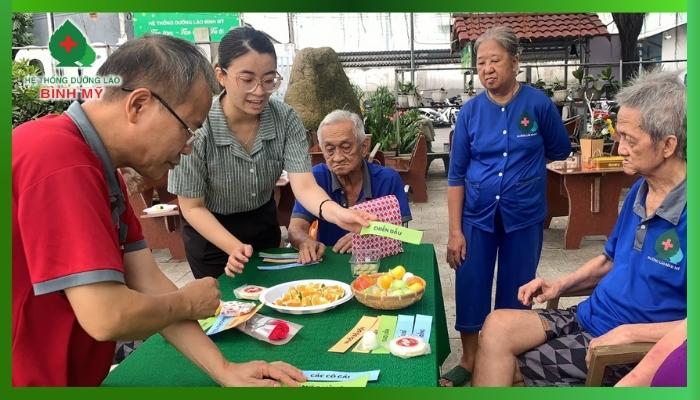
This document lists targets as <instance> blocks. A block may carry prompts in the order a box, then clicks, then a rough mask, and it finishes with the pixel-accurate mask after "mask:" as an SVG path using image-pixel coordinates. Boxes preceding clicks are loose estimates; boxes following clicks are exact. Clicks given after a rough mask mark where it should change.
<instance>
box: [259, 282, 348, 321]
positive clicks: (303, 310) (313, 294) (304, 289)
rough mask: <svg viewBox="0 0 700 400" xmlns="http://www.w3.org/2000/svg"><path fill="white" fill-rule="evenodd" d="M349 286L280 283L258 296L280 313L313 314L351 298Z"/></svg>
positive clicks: (321, 283)
mask: <svg viewBox="0 0 700 400" xmlns="http://www.w3.org/2000/svg"><path fill="white" fill-rule="evenodd" d="M352 297H353V293H352V289H351V288H350V285H348V284H347V283H345V282H340V281H334V280H330V279H304V280H299V281H291V282H286V283H281V284H279V285H276V286H273V287H271V288H268V289H265V290H264V291H263V292H262V293H260V302H261V303H263V304H265V305H266V306H268V307H270V308H273V309H275V310H277V311H279V312H281V313H287V314H315V313H320V312H324V311H328V310H330V309H333V308H335V307H338V306H339V305H341V304H343V303H345V302H346V301H348V300H350V299H352Z"/></svg>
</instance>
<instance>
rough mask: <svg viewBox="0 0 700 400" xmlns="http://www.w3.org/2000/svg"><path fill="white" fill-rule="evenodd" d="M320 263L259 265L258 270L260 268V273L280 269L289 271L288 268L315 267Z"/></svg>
mask: <svg viewBox="0 0 700 400" xmlns="http://www.w3.org/2000/svg"><path fill="white" fill-rule="evenodd" d="M318 263H319V261H313V262H310V263H306V264H302V263H298V262H293V263H291V264H279V265H258V266H257V268H258V269H259V270H260V271H277V270H280V269H287V268H296V267H306V266H309V265H314V264H318Z"/></svg>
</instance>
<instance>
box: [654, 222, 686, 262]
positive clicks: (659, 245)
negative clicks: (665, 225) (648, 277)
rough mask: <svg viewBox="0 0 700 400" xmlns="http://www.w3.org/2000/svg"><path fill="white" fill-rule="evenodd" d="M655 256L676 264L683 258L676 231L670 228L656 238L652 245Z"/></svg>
mask: <svg viewBox="0 0 700 400" xmlns="http://www.w3.org/2000/svg"><path fill="white" fill-rule="evenodd" d="M654 250H655V251H656V258H657V259H659V260H663V261H668V262H672V263H674V264H678V263H679V262H681V261H682V260H683V250H682V249H681V241H680V239H679V238H678V232H676V230H675V229H673V228H671V229H669V230H667V231H666V232H664V233H662V234H661V235H660V236H659V237H658V238H657V239H656V245H655V246H654Z"/></svg>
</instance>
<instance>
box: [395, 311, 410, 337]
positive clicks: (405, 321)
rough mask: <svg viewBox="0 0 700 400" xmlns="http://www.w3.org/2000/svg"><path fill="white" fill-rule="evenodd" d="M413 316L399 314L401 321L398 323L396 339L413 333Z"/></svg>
mask: <svg viewBox="0 0 700 400" xmlns="http://www.w3.org/2000/svg"><path fill="white" fill-rule="evenodd" d="M413 320H414V317H413V315H404V314H399V320H398V322H396V332H394V337H399V336H408V335H410V334H411V333H412V332H413Z"/></svg>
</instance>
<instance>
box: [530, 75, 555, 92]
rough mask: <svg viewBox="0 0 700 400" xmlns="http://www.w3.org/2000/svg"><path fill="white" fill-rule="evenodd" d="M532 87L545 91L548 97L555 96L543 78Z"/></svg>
mask: <svg viewBox="0 0 700 400" xmlns="http://www.w3.org/2000/svg"><path fill="white" fill-rule="evenodd" d="M531 85H532V87H535V88H537V89H540V90H541V91H543V92H544V94H545V95H547V97H552V94H554V93H553V92H552V89H551V88H550V87H549V86H547V82H545V81H544V79H542V78H540V79H538V80H537V82H535V83H533V84H531Z"/></svg>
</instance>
